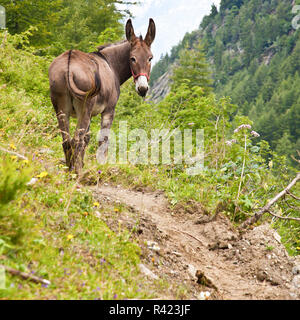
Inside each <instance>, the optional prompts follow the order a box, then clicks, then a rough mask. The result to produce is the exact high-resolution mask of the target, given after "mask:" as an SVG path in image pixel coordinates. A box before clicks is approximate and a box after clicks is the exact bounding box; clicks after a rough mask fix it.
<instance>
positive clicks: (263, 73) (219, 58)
mask: <svg viewBox="0 0 300 320" xmlns="http://www.w3.org/2000/svg"><path fill="white" fill-rule="evenodd" d="M296 3H297V2H295V1H279V0H270V1H269V0H266V1H263V0H244V1H242V0H240V1H235V0H232V1H230V0H229V1H225V0H223V1H221V5H220V9H219V11H218V9H217V8H216V7H215V6H212V9H211V13H210V15H209V16H206V17H204V19H203V21H202V22H201V24H200V26H199V30H196V31H194V32H192V33H188V34H186V35H185V37H184V39H183V40H182V42H181V43H180V44H179V45H178V46H176V47H174V48H173V49H172V50H171V54H170V55H166V56H164V57H163V58H162V59H161V60H160V61H159V62H158V63H157V64H156V65H155V66H154V68H153V72H152V83H154V82H155V80H156V79H157V78H158V77H159V76H160V75H162V74H163V73H164V72H165V71H166V70H167V69H168V67H169V66H170V65H171V64H172V63H173V62H174V61H176V60H177V59H178V58H179V52H180V51H181V50H182V49H184V48H193V47H195V46H196V45H197V44H198V42H199V41H200V42H201V44H202V46H203V48H204V51H205V53H206V56H207V59H208V61H209V65H210V67H211V69H212V73H213V81H214V83H213V88H214V91H215V93H216V94H217V96H219V97H221V96H229V97H231V99H232V102H233V103H235V104H237V105H238V106H239V108H238V110H237V113H238V114H241V115H247V116H249V118H250V119H251V120H252V121H253V122H254V127H255V128H256V129H257V131H258V132H259V133H260V134H261V137H262V138H263V139H265V140H267V141H268V142H269V143H270V145H271V147H272V148H273V150H276V151H277V152H278V153H280V154H286V155H291V154H294V155H295V150H296V149H300V132H299V128H300V100H299V99H300V91H299V90H300V86H299V72H300V58H299V57H300V31H299V29H298V30H297V31H296V30H295V29H293V27H292V23H291V22H292V19H293V17H294V16H295V14H293V13H292V7H293V5H295V4H296Z"/></svg>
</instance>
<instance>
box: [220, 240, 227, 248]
mask: <svg viewBox="0 0 300 320" xmlns="http://www.w3.org/2000/svg"><path fill="white" fill-rule="evenodd" d="M219 249H228V243H226V242H224V241H220V243H219Z"/></svg>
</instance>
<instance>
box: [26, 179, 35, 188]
mask: <svg viewBox="0 0 300 320" xmlns="http://www.w3.org/2000/svg"><path fill="white" fill-rule="evenodd" d="M37 181H38V179H37V178H32V179H31V180H30V181H29V182H28V183H26V185H27V186H33V185H34V184H36V183H37Z"/></svg>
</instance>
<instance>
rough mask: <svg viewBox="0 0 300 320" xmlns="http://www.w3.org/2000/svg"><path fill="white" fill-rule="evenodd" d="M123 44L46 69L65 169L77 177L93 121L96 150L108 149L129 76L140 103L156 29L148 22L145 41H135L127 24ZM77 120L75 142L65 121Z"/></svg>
mask: <svg viewBox="0 0 300 320" xmlns="http://www.w3.org/2000/svg"><path fill="white" fill-rule="evenodd" d="M126 38H127V40H124V41H121V42H118V43H115V44H109V45H105V46H100V47H99V48H98V51H96V52H92V53H84V52H81V51H78V50H70V51H66V52H64V53H63V54H61V55H60V56H58V57H57V58H56V59H55V60H54V61H53V62H52V64H51V66H50V68H49V81H50V92H51V101H52V104H53V106H54V109H55V112H56V116H57V120H58V125H59V128H60V131H61V134H62V139H63V144H62V145H63V150H64V153H65V158H66V164H67V166H68V167H69V168H70V170H73V169H74V168H75V172H76V173H80V172H81V169H82V167H83V158H84V152H85V148H86V147H87V145H88V143H89V140H90V122H91V117H93V116H96V115H97V114H99V113H101V133H100V139H99V147H101V146H102V147H103V145H105V148H106V153H107V146H108V131H109V129H110V127H111V125H112V122H113V118H114V113H115V106H116V104H117V102H118V99H119V95H120V86H121V85H122V84H123V83H124V82H125V81H126V80H128V79H129V78H130V77H131V76H133V78H134V81H135V83H136V91H137V92H138V94H139V95H140V96H142V97H144V96H145V95H146V93H147V91H148V81H149V77H150V70H151V60H152V53H151V49H150V47H151V43H152V42H153V40H154V38H155V23H154V21H153V20H152V19H150V20H149V27H148V32H147V35H146V37H145V39H144V40H143V38H142V36H140V37H136V36H135V34H134V29H133V26H132V23H131V20H130V19H129V20H128V21H127V23H126ZM70 116H74V117H76V118H77V121H78V122H77V127H76V132H75V135H74V138H73V139H71V137H70V133H69V118H70Z"/></svg>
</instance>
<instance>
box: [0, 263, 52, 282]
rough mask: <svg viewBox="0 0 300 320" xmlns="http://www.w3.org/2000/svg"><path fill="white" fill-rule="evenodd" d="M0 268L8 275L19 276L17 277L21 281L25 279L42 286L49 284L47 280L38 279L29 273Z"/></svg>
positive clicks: (1, 266) (5, 267)
mask: <svg viewBox="0 0 300 320" xmlns="http://www.w3.org/2000/svg"><path fill="white" fill-rule="evenodd" d="M0 268H4V269H5V271H7V272H8V273H10V274H12V275H13V276H19V277H21V278H22V279H25V280H30V281H33V282H35V283H42V284H44V285H49V284H51V282H50V281H49V280H46V279H43V278H40V277H36V276H34V275H32V274H29V273H25V272H21V271H19V270H16V269H13V268H10V267H7V266H4V265H0Z"/></svg>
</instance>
